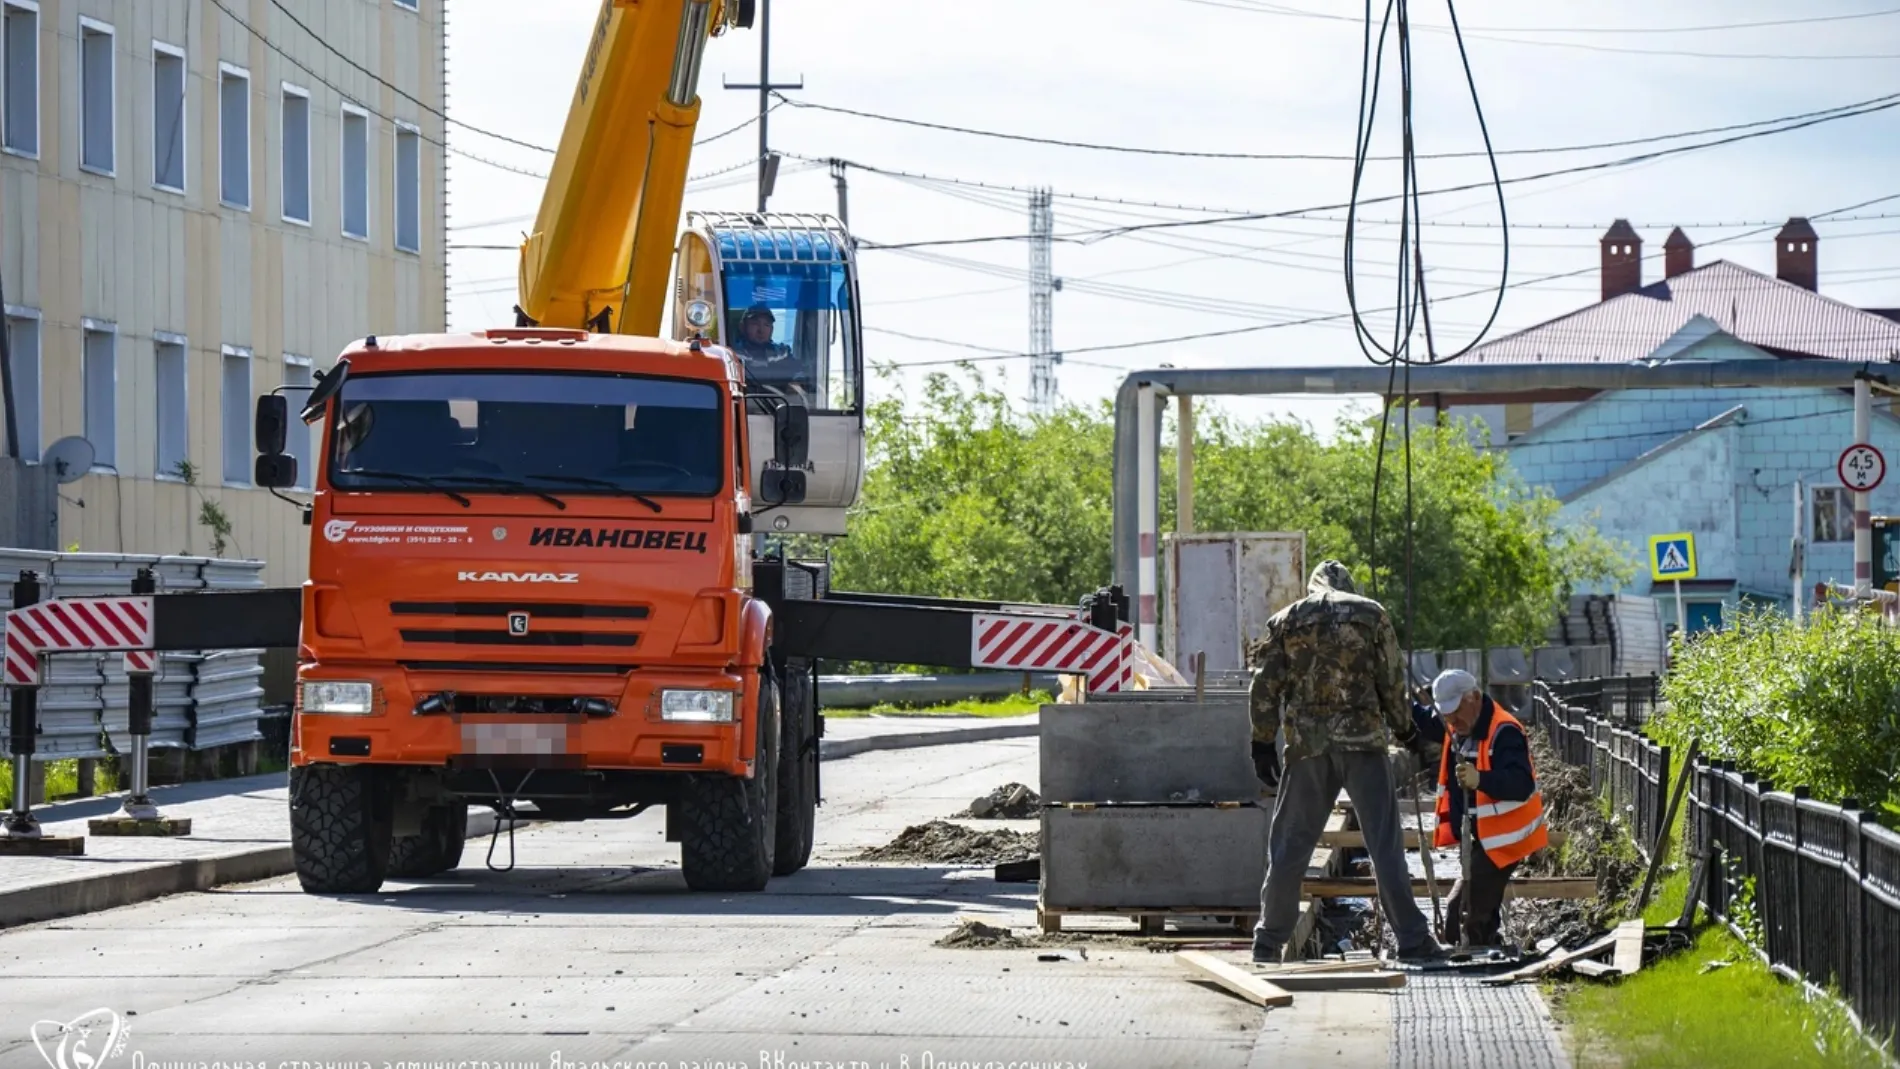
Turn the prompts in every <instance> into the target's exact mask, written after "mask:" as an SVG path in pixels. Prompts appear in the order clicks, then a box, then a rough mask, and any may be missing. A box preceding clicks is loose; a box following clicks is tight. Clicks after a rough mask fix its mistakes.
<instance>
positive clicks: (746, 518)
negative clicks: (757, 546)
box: [738, 512, 752, 535]
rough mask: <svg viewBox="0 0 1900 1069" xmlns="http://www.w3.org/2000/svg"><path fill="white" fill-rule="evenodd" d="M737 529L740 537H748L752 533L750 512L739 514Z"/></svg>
mask: <svg viewBox="0 0 1900 1069" xmlns="http://www.w3.org/2000/svg"><path fill="white" fill-rule="evenodd" d="M738 527H739V533H740V534H742V535H749V534H751V533H752V514H751V513H750V512H741V513H740V514H739V522H738Z"/></svg>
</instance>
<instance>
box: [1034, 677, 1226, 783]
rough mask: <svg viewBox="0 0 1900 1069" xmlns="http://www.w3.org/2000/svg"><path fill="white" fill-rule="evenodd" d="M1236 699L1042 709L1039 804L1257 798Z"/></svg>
mask: <svg viewBox="0 0 1900 1069" xmlns="http://www.w3.org/2000/svg"><path fill="white" fill-rule="evenodd" d="M1252 733H1253V728H1252V726H1251V723H1250V721H1249V720H1248V718H1247V706H1246V703H1245V702H1244V701H1231V702H1215V701H1212V700H1210V701H1208V702H1207V703H1205V704H1196V703H1193V702H1115V703H1105V704H1100V705H1048V706H1044V707H1043V710H1042V734H1041V770H1042V784H1043V790H1042V797H1043V800H1044V801H1047V802H1168V801H1196V800H1198V801H1208V802H1238V801H1258V800H1259V798H1260V781H1259V780H1258V779H1257V778H1255V776H1254V771H1253V760H1252V758H1250V757H1249V756H1248V747H1247V740H1248V739H1250V738H1252Z"/></svg>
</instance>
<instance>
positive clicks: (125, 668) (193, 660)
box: [0, 551, 301, 840]
mask: <svg viewBox="0 0 1900 1069" xmlns="http://www.w3.org/2000/svg"><path fill="white" fill-rule="evenodd" d="M0 560H4V561H6V562H9V563H14V564H24V565H27V567H23V568H22V569H21V570H20V571H19V573H18V574H19V581H18V582H16V583H12V584H0V597H4V600H5V608H6V612H5V614H4V616H3V617H0V620H4V627H3V628H0V653H3V660H4V675H5V678H4V683H5V686H4V687H0V692H4V695H5V699H6V700H5V706H4V707H5V709H6V723H7V732H6V745H7V751H8V753H9V754H10V755H11V758H12V762H13V769H14V790H13V799H12V806H11V808H10V811H9V812H8V814H7V816H6V818H5V821H4V829H3V830H4V838H6V839H8V840H34V839H39V838H41V837H42V835H41V830H40V827H39V824H38V822H37V821H36V820H35V819H34V818H33V814H32V810H31V806H30V805H29V798H30V792H31V776H30V772H31V762H32V761H34V760H41V761H46V760H57V759H61V758H72V757H103V756H108V755H112V754H123V755H127V756H129V758H130V763H131V780H132V782H131V789H130V791H129V793H128V796H127V799H126V802H125V805H124V812H123V814H122V817H121V818H120V819H122V820H126V821H132V822H135V823H136V822H143V823H145V824H148V825H149V824H150V823H151V822H154V821H163V818H162V817H161V816H160V814H159V813H158V810H157V808H156V807H155V806H154V805H152V803H151V799H150V794H149V787H150V750H151V748H152V747H153V746H154V745H156V746H160V747H167V748H175V749H191V750H209V749H214V748H216V747H220V746H227V745H231V744H233V743H242V742H251V741H259V740H262V739H263V738H264V737H265V734H264V729H263V725H262V723H261V721H262V720H263V718H264V716H265V713H264V710H263V708H262V699H263V697H264V689H263V687H262V686H261V685H260V681H261V678H262V676H263V674H264V669H263V666H262V664H261V661H260V658H261V656H262V653H263V650H264V648H265V647H270V646H291V645H295V644H296V641H297V624H298V618H299V615H300V613H301V599H300V592H299V591H297V590H296V589H294V588H292V589H288V590H264V589H262V583H261V569H262V565H261V563H257V562H228V561H214V560H210V559H205V558H164V557H132V556H126V555H122V554H40V553H22V552H19V551H8V552H7V553H5V554H4V555H0ZM35 564H37V565H40V566H42V567H45V568H46V569H47V572H46V573H42V572H41V571H39V570H37V569H35V568H34V567H32V565H35ZM128 571H129V572H131V574H130V575H125V574H124V573H126V572H128ZM43 574H44V575H45V577H46V579H47V580H50V581H43V579H42V576H43ZM161 584H162V586H161ZM161 588H163V589H166V590H168V591H171V592H164V593H161V592H160V591H161ZM105 823H110V822H105ZM100 824H101V822H95V823H94V831H95V833H100V832H102V831H105V830H108V829H103V828H101V827H100ZM142 830H145V831H147V832H154V833H159V834H181V833H183V832H185V831H188V830H189V825H188V823H186V822H167V826H166V827H162V828H160V827H147V828H144V829H142Z"/></svg>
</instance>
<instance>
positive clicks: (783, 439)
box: [772, 404, 811, 468]
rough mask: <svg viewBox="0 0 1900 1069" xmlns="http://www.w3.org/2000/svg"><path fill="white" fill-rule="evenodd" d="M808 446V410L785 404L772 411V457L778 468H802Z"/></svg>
mask: <svg viewBox="0 0 1900 1069" xmlns="http://www.w3.org/2000/svg"><path fill="white" fill-rule="evenodd" d="M810 445H811V410H810V409H808V408H806V407H805V406H803V405H790V404H787V405H780V406H778V407H777V408H776V409H774V410H773V411H772V457H773V459H775V460H777V461H778V464H779V466H780V467H782V468H802V467H804V466H805V456H806V453H807V452H808V450H809V446H810Z"/></svg>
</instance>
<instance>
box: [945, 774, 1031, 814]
mask: <svg viewBox="0 0 1900 1069" xmlns="http://www.w3.org/2000/svg"><path fill="white" fill-rule="evenodd" d="M1041 808H1042V797H1041V796H1040V795H1038V794H1037V793H1036V792H1035V791H1032V790H1030V789H1029V788H1028V787H1025V786H1023V785H1022V784H1020V783H1005V784H1003V785H1002V786H1001V787H998V788H996V789H995V790H993V791H991V792H990V793H988V794H986V795H984V796H983V797H981V798H978V799H976V800H975V801H973V802H971V803H970V804H969V805H968V806H967V807H965V808H964V809H963V811H962V812H960V813H953V814H951V815H952V816H958V817H975V818H976V819H978V820H1028V819H1030V818H1031V817H1034V816H1035V815H1036V814H1037V813H1038V812H1039V811H1040V810H1041Z"/></svg>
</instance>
